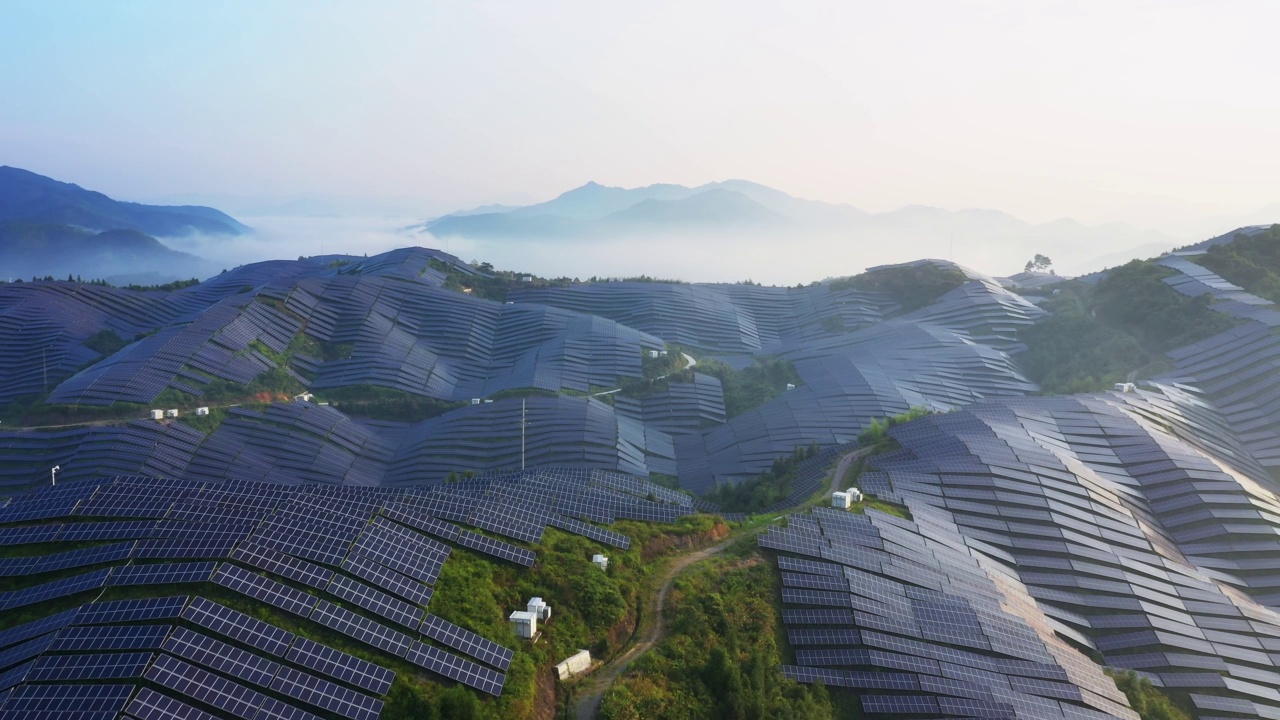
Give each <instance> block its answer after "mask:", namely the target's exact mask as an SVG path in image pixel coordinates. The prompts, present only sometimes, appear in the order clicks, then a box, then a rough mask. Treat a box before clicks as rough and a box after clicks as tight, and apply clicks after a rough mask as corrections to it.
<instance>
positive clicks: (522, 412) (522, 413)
mask: <svg viewBox="0 0 1280 720" xmlns="http://www.w3.org/2000/svg"><path fill="white" fill-rule="evenodd" d="M526 402H528V401H527V400H525V399H524V398H521V399H520V470H522V471H523V470H524V428H525V426H526V425H527V424H528V423H526V422H525V417H526V415H525V403H526Z"/></svg>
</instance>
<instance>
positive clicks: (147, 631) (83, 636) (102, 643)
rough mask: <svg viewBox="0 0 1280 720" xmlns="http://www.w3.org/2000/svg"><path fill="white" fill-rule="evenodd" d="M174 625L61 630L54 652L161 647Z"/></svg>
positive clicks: (112, 626)
mask: <svg viewBox="0 0 1280 720" xmlns="http://www.w3.org/2000/svg"><path fill="white" fill-rule="evenodd" d="M172 629H173V626H171V625H76V626H72V627H67V628H63V629H62V630H59V631H58V635H57V637H56V639H55V640H54V641H53V645H51V646H50V647H49V649H50V650H51V651H53V652H85V651H90V650H99V651H102V650H159V649H160V645H161V644H162V643H163V642H164V639H165V638H166V637H168V635H169V631H170V630H172Z"/></svg>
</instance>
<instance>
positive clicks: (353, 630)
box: [311, 600, 412, 657]
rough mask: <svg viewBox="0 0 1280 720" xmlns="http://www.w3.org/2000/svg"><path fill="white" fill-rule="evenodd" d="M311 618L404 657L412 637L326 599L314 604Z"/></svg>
mask: <svg viewBox="0 0 1280 720" xmlns="http://www.w3.org/2000/svg"><path fill="white" fill-rule="evenodd" d="M311 619H312V620H315V621H316V622H318V623H320V624H321V625H324V626H325V627H327V628H331V629H333V630H337V631H338V632H340V633H342V634H344V635H348V636H350V637H353V638H355V639H356V640H359V641H360V642H363V643H365V644H367V645H372V646H373V647H375V648H378V649H379V650H385V651H386V652H389V653H391V654H392V655H397V656H399V657H404V655H405V653H407V652H408V651H409V644H410V642H411V641H412V638H410V637H409V636H408V635H405V634H404V633H402V632H398V631H395V630H392V629H391V628H389V627H387V626H385V625H380V624H378V623H376V622H374V621H372V620H370V619H369V618H366V617H364V616H363V615H358V614H356V613H354V612H351V611H350V610H347V609H346V608H342V607H338V606H337V605H334V604H333V603H331V602H329V601H327V600H321V601H320V602H319V604H317V605H316V609H315V612H313V613H312V614H311Z"/></svg>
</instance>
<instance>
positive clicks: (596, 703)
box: [573, 533, 742, 720]
mask: <svg viewBox="0 0 1280 720" xmlns="http://www.w3.org/2000/svg"><path fill="white" fill-rule="evenodd" d="M740 537H742V536H741V534H737V533H735V534H733V535H730V536H729V537H727V538H725V539H724V540H721V541H720V542H718V543H716V544H715V545H712V546H710V547H705V548H703V549H701V550H698V551H695V552H691V553H689V554H688V555H684V556H681V557H679V558H677V559H676V561H675V562H673V563H671V565H670V566H669V567H668V568H667V574H666V577H665V578H663V581H662V587H661V588H660V589H659V590H658V594H657V595H656V596H654V598H653V601H652V602H651V603H650V607H648V608H646V610H647V612H649V613H652V615H651V617H653V618H654V622H651V623H649V625H648V627H647V628H644V630H643V633H644V634H643V635H642V636H641V637H640V638H639V639H638V640H637V641H636V643H635V644H634V645H632V646H631V647H630V649H628V650H627V651H626V652H624V653H623V654H621V655H619V656H618V657H616V658H614V659H613V660H611V661H610V662H609V664H607V665H605V666H603V667H601V668H600V669H598V670H596V671H595V672H594V673H593V674H592V675H591V676H590V677H589V678H587V679H586V680H585V681H584V682H583V683H582V684H581V685H579V686H578V689H577V695H578V697H577V702H576V709H575V711H574V715H573V716H574V717H575V718H578V720H594V719H595V718H596V717H597V716H599V714H600V701H601V700H603V699H604V694H605V692H606V691H608V690H609V688H610V687H612V686H613V683H614V681H615V680H617V679H618V678H619V677H621V676H622V673H624V672H626V671H627V668H629V667H631V663H633V662H635V660H636V658H638V657H640V656H641V655H643V654H645V653H646V652H648V651H649V649H650V648H652V647H653V646H654V645H656V644H657V642H658V641H659V640H661V639H662V637H663V636H664V635H665V634H666V631H667V618H666V615H664V614H663V608H665V607H666V604H667V591H668V590H670V589H671V584H672V583H674V582H675V579H676V578H677V577H678V576H679V575H680V573H682V572H684V570H685V568H687V567H689V566H690V565H692V564H694V563H696V562H700V561H702V560H706V559H707V558H709V557H714V556H716V555H719V554H720V553H722V552H724V551H725V549H726V548H728V547H729V545H730V544H731V543H732V542H733V541H734V540H737V539H738V538H740Z"/></svg>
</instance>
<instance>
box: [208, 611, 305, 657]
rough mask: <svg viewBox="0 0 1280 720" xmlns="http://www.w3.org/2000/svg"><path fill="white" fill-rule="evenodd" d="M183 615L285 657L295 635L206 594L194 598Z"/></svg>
mask: <svg viewBox="0 0 1280 720" xmlns="http://www.w3.org/2000/svg"><path fill="white" fill-rule="evenodd" d="M182 617H183V618H184V619H186V620H189V621H191V622H193V623H195V624H196V625H199V626H200V627H203V628H206V629H208V630H210V631H212V632H214V633H216V634H218V635H222V636H224V637H227V638H230V639H232V640H235V641H236V642H238V643H242V644H245V645H248V646H249V647H253V648H257V649H259V650H261V651H263V652H265V653H268V654H270V655H276V656H278V657H283V656H284V654H285V652H286V651H287V650H288V649H289V645H290V644H291V643H292V642H293V638H294V635H293V633H291V632H289V631H287V630H284V629H282V628H278V627H276V626H275V625H272V624H270V623H266V622H263V621H262V620H258V619H257V618H253V617H249V616H248V615H245V614H244V613H242V612H240V611H239V610H233V609H232V608H229V607H227V606H225V605H219V604H218V603H216V602H213V601H212V600H207V599H205V598H202V597H197V598H196V599H195V600H192V601H191V604H190V605H189V606H187V609H186V610H184V611H183V613H182Z"/></svg>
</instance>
